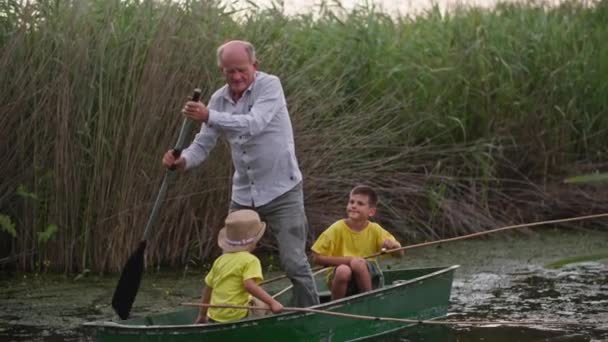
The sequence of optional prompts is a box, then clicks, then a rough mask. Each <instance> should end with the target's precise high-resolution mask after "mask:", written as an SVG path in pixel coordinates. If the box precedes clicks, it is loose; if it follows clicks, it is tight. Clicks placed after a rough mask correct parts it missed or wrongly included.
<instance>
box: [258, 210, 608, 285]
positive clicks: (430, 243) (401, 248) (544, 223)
mask: <svg viewBox="0 0 608 342" xmlns="http://www.w3.org/2000/svg"><path fill="white" fill-rule="evenodd" d="M606 216H608V213H604V214H594V215H585V216H576V217H569V218H563V219H556V220H548V221H539V222H532V223H522V224H516V225H511V226H506V227H500V228H495V229H490V230H486V231H483V232H477V233H472V234H468V235H463V236H457V237H453V238H448V239H442V240H437V241H429V242H423V243H419V244H415V245H409V246H403V247H398V248H394V249H387V250H385V249H383V250H382V251H380V252H378V253H374V254H372V255H368V256H366V257H364V258H365V259H368V258H374V257H377V256H380V255H383V254H390V253H394V252H399V251H403V250H408V249H414V248H420V247H426V246H431V245H437V244H441V243H446V242H453V241H458V240H465V239H470V238H473V237H477V236H482V235H487V234H491V233H496V232H500V231H505V230H511V229H518V228H529V227H536V226H542V225H547V224H556V223H565V222H572V221H582V220H589V219H594V218H601V217H606ZM325 269H328V267H322V266H320V267H314V268H312V271H313V272H315V273H314V274H315V275H316V274H317V273H320V272H317V271H322V270H325ZM284 278H287V275H281V276H278V277H274V278H270V279H267V280H265V281H262V282H261V283H260V285H262V284H268V283H272V282H275V281H277V280H281V279H284ZM289 288H291V286H290V287H288V289H289ZM284 290H285V289H284ZM284 290H282V291H280V292H281V293H283V291H284ZM277 295H278V294H277Z"/></svg>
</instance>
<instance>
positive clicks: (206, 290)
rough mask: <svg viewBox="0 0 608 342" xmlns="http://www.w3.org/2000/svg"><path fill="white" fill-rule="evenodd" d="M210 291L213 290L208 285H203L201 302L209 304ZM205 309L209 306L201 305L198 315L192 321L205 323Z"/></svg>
mask: <svg viewBox="0 0 608 342" xmlns="http://www.w3.org/2000/svg"><path fill="white" fill-rule="evenodd" d="M211 292H213V289H212V288H210V287H209V286H205V288H204V289H203V299H202V302H203V304H209V301H211ZM207 309H209V308H208V307H206V306H201V308H200V309H199V311H198V316H197V317H196V320H195V321H194V324H199V323H207Z"/></svg>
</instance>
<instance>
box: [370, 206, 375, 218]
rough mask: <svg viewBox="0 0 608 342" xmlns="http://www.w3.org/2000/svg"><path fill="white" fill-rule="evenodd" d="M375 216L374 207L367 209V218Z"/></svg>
mask: <svg viewBox="0 0 608 342" xmlns="http://www.w3.org/2000/svg"><path fill="white" fill-rule="evenodd" d="M374 215H376V207H371V208H369V217H372V216H374Z"/></svg>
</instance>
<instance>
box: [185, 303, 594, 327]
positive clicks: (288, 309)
mask: <svg viewBox="0 0 608 342" xmlns="http://www.w3.org/2000/svg"><path fill="white" fill-rule="evenodd" d="M182 305H183V306H196V307H207V308H224V309H246V310H265V311H268V310H270V308H265V307H257V306H247V305H228V304H225V305H224V304H203V303H182ZM283 311H286V312H306V313H316V314H321V315H330V316H338V317H344V318H352V319H361V320H367V321H386V322H399V323H408V324H412V323H413V324H437V325H487V324H498V325H542V324H544V325H573V324H575V325H584V326H587V325H595V324H597V323H593V324H592V323H584V322H577V321H440V320H420V319H409V318H395V317H382V316H368V315H356V314H349V313H343V312H335V311H328V310H321V309H312V308H295V307H289V306H286V307H283Z"/></svg>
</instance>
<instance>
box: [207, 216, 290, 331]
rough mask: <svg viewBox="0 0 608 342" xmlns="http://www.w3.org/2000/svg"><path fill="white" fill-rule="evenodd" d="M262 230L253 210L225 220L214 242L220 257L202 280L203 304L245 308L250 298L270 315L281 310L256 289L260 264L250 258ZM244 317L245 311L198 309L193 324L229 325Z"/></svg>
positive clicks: (258, 218) (272, 299) (266, 295)
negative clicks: (218, 247) (243, 306)
mask: <svg viewBox="0 0 608 342" xmlns="http://www.w3.org/2000/svg"><path fill="white" fill-rule="evenodd" d="M265 230H266V223H264V222H262V221H261V220H260V216H259V215H258V213H256V212H255V211H253V210H249V209H244V210H236V211H233V212H232V213H230V214H229V215H228V217H226V221H225V226H224V228H222V229H221V230H220V232H219V235H218V238H217V243H218V245H219V246H220V248H221V249H222V251H223V254H222V255H221V256H220V257H218V258H217V259H215V261H214V262H213V266H212V267H211V270H210V271H209V273H208V274H207V276H206V277H205V284H206V286H205V288H204V289H203V299H202V302H203V304H209V303H211V304H224V305H225V304H229V305H248V304H249V303H250V301H251V299H252V296H253V297H255V298H257V299H258V300H260V301H262V302H263V303H265V304H267V305H268V306H269V307H270V309H271V310H272V312H274V313H278V312H281V311H282V310H283V305H282V304H281V303H279V302H278V301H276V300H275V299H274V298H272V297H271V296H270V295H269V294H268V293H267V292H266V291H264V289H263V288H261V287H260V286H259V285H258V283H259V282H260V281H262V280H263V276H262V267H261V264H260V260H259V259H258V258H257V257H256V256H255V255H253V254H251V252H252V251H253V250H254V249H255V247H256V244H257V242H258V241H259V240H260V239H261V238H262V235H264V231H265ZM247 314H248V310H246V309H229V308H207V307H202V306H201V308H200V310H199V314H198V317H197V318H196V321H195V323H208V322H211V323H223V322H231V321H236V320H239V319H243V318H245V317H247Z"/></svg>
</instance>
